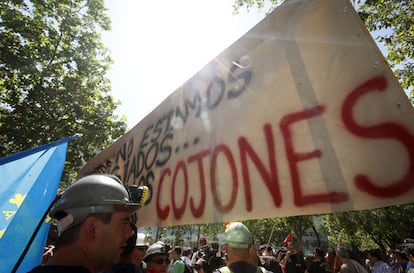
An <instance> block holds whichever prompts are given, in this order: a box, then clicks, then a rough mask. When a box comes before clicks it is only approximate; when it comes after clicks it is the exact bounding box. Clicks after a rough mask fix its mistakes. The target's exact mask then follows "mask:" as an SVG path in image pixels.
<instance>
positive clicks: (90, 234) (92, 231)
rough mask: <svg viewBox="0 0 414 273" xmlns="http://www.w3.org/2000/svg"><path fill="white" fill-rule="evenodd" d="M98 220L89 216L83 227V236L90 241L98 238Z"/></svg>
mask: <svg viewBox="0 0 414 273" xmlns="http://www.w3.org/2000/svg"><path fill="white" fill-rule="evenodd" d="M96 229H97V218H96V217H94V216H88V217H87V218H86V219H85V221H84V222H83V225H82V234H83V236H84V237H85V238H86V240H88V241H93V240H95V238H96Z"/></svg>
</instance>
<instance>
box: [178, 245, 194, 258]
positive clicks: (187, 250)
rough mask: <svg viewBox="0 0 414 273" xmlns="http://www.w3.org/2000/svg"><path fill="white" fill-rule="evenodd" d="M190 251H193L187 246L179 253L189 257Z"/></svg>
mask: <svg viewBox="0 0 414 273" xmlns="http://www.w3.org/2000/svg"><path fill="white" fill-rule="evenodd" d="M192 253H193V252H192V250H191V247H187V248H185V249H183V252H182V254H181V255H182V256H185V257H189V256H190V255H191V254H192Z"/></svg>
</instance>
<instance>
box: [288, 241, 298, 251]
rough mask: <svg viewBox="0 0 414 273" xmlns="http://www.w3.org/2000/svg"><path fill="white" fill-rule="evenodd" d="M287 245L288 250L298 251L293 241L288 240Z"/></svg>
mask: <svg viewBox="0 0 414 273" xmlns="http://www.w3.org/2000/svg"><path fill="white" fill-rule="evenodd" d="M286 247H287V251H290V252H296V248H295V245H294V244H293V243H292V242H288V243H287V245H286Z"/></svg>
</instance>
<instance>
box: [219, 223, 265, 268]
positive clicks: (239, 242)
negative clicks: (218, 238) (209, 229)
mask: <svg viewBox="0 0 414 273" xmlns="http://www.w3.org/2000/svg"><path fill="white" fill-rule="evenodd" d="M224 242H225V248H226V255H227V259H228V261H227V266H223V267H221V268H220V269H219V271H220V272H221V273H260V272H265V269H263V271H262V269H261V268H260V267H258V266H257V261H256V264H254V262H252V260H251V257H257V250H256V247H255V244H254V241H253V237H252V235H251V234H250V231H249V230H248V229H247V227H246V226H245V225H243V224H242V223H240V222H233V223H231V224H230V225H229V226H228V228H227V230H226V232H225V237H224Z"/></svg>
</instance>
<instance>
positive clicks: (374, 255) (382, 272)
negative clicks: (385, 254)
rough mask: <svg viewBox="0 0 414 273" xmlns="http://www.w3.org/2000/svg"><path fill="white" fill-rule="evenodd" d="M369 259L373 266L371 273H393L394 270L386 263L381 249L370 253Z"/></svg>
mask: <svg viewBox="0 0 414 273" xmlns="http://www.w3.org/2000/svg"><path fill="white" fill-rule="evenodd" d="M367 258H368V261H369V264H370V266H371V273H392V268H391V267H390V266H389V265H388V263H386V262H384V260H383V258H382V255H381V251H380V250H379V249H373V250H370V251H368V255H367Z"/></svg>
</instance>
